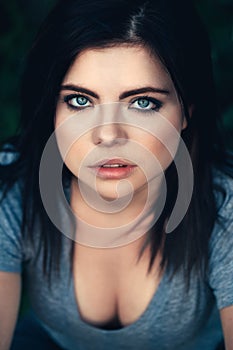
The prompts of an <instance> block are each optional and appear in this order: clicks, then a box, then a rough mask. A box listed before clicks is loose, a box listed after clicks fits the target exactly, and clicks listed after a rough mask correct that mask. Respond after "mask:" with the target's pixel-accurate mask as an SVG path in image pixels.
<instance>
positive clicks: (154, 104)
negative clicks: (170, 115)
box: [130, 97, 162, 112]
mask: <svg viewBox="0 0 233 350" xmlns="http://www.w3.org/2000/svg"><path fill="white" fill-rule="evenodd" d="M130 106H131V108H133V109H137V110H139V111H142V112H149V111H158V110H159V109H160V108H161V107H162V102H160V101H158V100H156V99H155V98H152V97H140V98H137V99H135V100H134V101H132V102H131V105H130Z"/></svg>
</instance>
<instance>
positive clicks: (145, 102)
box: [138, 99, 150, 108]
mask: <svg viewBox="0 0 233 350" xmlns="http://www.w3.org/2000/svg"><path fill="white" fill-rule="evenodd" d="M149 104H150V101H148V100H146V99H140V100H138V105H139V106H140V107H141V108H146V107H148V106H149Z"/></svg>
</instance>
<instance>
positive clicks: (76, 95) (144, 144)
mask: <svg viewBox="0 0 233 350" xmlns="http://www.w3.org/2000/svg"><path fill="white" fill-rule="evenodd" d="M166 121H167V123H166ZM63 122H64V123H63ZM59 126H60V128H59ZM185 127H186V121H185V118H184V116H183V114H182V108H181V106H180V103H179V100H178V98H177V94H176V91H175V88H174V85H173V83H172V80H171V78H170V76H169V74H168V73H167V72H166V70H165V69H164V67H163V66H162V64H161V63H160V61H159V60H158V59H156V57H154V56H152V54H150V52H149V51H148V50H147V49H146V48H142V47H136V46H134V47H132V46H131V47H130V46H126V45H121V46H116V47H112V48H103V49H89V50H86V51H84V52H82V54H80V55H79V56H78V57H77V58H76V60H75V61H74V63H73V65H72V66H71V67H70V69H69V70H68V72H67V74H66V76H65V78H64V80H63V82H62V86H61V91H60V96H59V100H58V103H57V110H56V119H55V128H56V130H60V131H59V132H58V135H57V139H58V144H59V147H60V149H61V148H62V147H63V146H64V145H63V146H62V143H63V141H64V140H66V141H65V142H64V144H65V143H66V142H68V144H69V145H68V146H67V143H66V146H64V148H66V149H67V151H68V152H67V154H66V156H65V159H64V162H65V164H66V165H67V167H68V168H69V169H70V171H71V172H72V173H73V175H74V177H76V178H77V179H78V180H79V181H81V182H80V183H84V184H85V185H87V186H88V187H90V188H92V189H94V190H97V191H98V192H99V194H100V195H101V196H102V197H104V198H106V199H109V200H111V199H115V198H116V197H117V196H118V194H117V185H118V184H119V181H122V180H123V179H127V181H129V182H130V184H131V186H132V188H133V190H134V193H138V194H140V193H141V194H143V193H144V192H145V191H146V188H147V183H148V177H149V178H150V179H151V178H153V176H155V177H156V176H158V174H159V173H160V172H161V171H164V170H165V169H166V168H167V167H168V166H169V164H170V163H171V161H172V158H173V157H172V156H171V154H170V152H169V151H168V149H169V150H171V147H172V149H173V151H172V152H174V153H175V151H176V149H177V146H178V143H179V140H177V139H176V140H173V141H172V139H174V137H173V136H174V135H173V134H174V132H173V129H174V130H176V131H177V134H178V135H179V134H180V132H181V130H182V129H183V128H185ZM167 148H168V149H167ZM63 153H65V151H64V152H63ZM156 161H157V163H158V164H159V166H157V169H156V167H155V164H156ZM93 179H94V181H93Z"/></svg>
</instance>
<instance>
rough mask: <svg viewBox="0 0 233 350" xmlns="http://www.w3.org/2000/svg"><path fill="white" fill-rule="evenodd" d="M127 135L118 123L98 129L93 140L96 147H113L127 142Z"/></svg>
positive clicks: (94, 131) (93, 134) (93, 135)
mask: <svg viewBox="0 0 233 350" xmlns="http://www.w3.org/2000/svg"><path fill="white" fill-rule="evenodd" d="M127 138H128V137H127V133H126V132H125V130H124V129H123V126H122V125H120V124H118V123H112V124H107V125H101V126H98V127H96V128H95V129H94V130H93V133H92V140H93V143H94V144H95V145H103V146H112V145H115V144H124V143H126V142H127Z"/></svg>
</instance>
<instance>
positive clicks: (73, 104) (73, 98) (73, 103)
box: [64, 94, 91, 109]
mask: <svg viewBox="0 0 233 350" xmlns="http://www.w3.org/2000/svg"><path fill="white" fill-rule="evenodd" d="M64 102H65V103H66V104H67V106H68V107H69V108H71V109H80V108H86V107H90V106H91V102H90V100H89V99H88V98H87V97H85V96H83V95H77V94H76V95H75V94H72V95H68V96H65V97H64Z"/></svg>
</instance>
